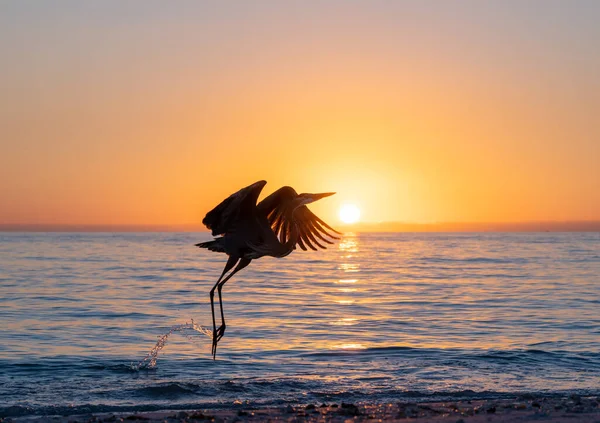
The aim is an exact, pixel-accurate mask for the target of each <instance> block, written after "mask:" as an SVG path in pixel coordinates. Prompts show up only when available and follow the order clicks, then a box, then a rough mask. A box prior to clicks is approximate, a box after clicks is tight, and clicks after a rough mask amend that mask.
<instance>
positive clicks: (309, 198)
mask: <svg viewBox="0 0 600 423" xmlns="http://www.w3.org/2000/svg"><path fill="white" fill-rule="evenodd" d="M333 194H335V192H324V193H322V194H303V196H304V201H303V203H304V204H310V203H314V202H315V201H317V200H320V199H321V198H325V197H329V196H330V195H333Z"/></svg>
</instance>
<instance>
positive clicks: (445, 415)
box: [0, 396, 600, 423]
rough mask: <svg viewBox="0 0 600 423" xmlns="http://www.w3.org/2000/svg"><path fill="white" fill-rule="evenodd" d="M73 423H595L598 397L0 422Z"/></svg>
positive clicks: (599, 403) (599, 417)
mask: <svg viewBox="0 0 600 423" xmlns="http://www.w3.org/2000/svg"><path fill="white" fill-rule="evenodd" d="M47 421H49V422H57V423H63V422H64V423H75V422H81V423H83V422H128V421H140V422H148V423H154V422H197V421H214V422H239V423H242V422H262V421H265V422H268V421H273V422H275V421H285V422H344V423H350V422H373V421H375V422H377V421H384V422H407V421H411V422H413V421H414V422H440V423H442V422H443V423H447V422H452V423H467V422H472V423H483V422H486V423H495V422H529V421H535V422H553V423H558V422H569V423H578V422H586V423H588V422H591V423H600V398H597V397H579V396H570V397H565V398H543V397H542V398H527V399H514V400H485V401H483V400H478V401H457V402H437V403H434V402H431V403H428V402H420V403H410V402H399V403H390V404H368V403H366V404H365V403H359V404H350V403H341V404H321V405H315V404H309V405H302V406H286V407H280V408H230V409H218V410H216V409H212V410H184V411H173V410H170V411H158V412H144V413H133V414H132V413H105V414H87V415H72V416H43V417H41V416H36V417H18V418H12V419H11V418H4V419H0V422H2V423H9V422H14V423H18V422H20V423H34V422H36V423H41V422H47Z"/></svg>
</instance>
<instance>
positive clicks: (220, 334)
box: [211, 325, 226, 360]
mask: <svg viewBox="0 0 600 423" xmlns="http://www.w3.org/2000/svg"><path fill="white" fill-rule="evenodd" d="M225 328H226V326H225V325H221V326H219V327H218V328H217V330H215V331H213V342H212V351H211V353H212V356H213V360H216V358H217V343H218V342H219V341H220V340H221V338H223V335H225Z"/></svg>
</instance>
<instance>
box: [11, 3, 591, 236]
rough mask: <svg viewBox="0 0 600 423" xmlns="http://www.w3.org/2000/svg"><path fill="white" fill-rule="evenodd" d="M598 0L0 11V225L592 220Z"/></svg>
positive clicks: (53, 6) (43, 6) (29, 6)
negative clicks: (284, 204)
mask: <svg viewBox="0 0 600 423" xmlns="http://www.w3.org/2000/svg"><path fill="white" fill-rule="evenodd" d="M599 22H600V2H597V1H550V0H544V1H522V0H519V1H497V2H492V1H435V2H429V1H414V2H402V1H322V2H321V1H319V2H306V1H302V2H295V1H285V2H281V1H269V2H267V1H258V2H249V1H248V2H246V1H238V2H231V1H230V2H200V1H189V2H188V1H175V2H165V1H150V0H140V1H122V0H119V1H97V2H82V1H78V0H77V1H75V0H74V1H52V2H45V1H25V0H14V1H2V2H1V3H0V57H1V58H2V59H1V61H0V70H1V78H0V92H1V96H0V223H4V224H7V223H8V224H11V223H56V224H146V225H147V224H189V223H198V222H199V221H200V220H201V219H202V217H203V216H204V214H205V213H206V212H207V211H208V210H209V209H210V208H212V207H213V206H214V205H216V203H217V202H219V201H220V200H221V199H223V198H224V197H226V196H227V195H229V194H230V193H231V192H233V191H235V190H237V189H238V188H241V187H242V186H245V185H248V184H250V183H252V182H254V181H256V180H260V179H266V180H267V181H268V182H269V183H268V185H267V186H266V187H265V193H269V192H271V191H272V190H274V189H276V188H279V187H280V186H281V185H292V186H294V187H295V188H296V189H297V190H298V191H299V192H323V191H337V192H338V195H337V196H335V197H331V198H330V199H327V200H323V202H322V204H315V206H314V209H315V211H317V212H318V213H319V214H320V215H321V216H322V217H324V218H325V219H328V220H330V221H332V223H336V222H337V217H336V216H337V210H338V208H339V206H340V204H342V203H347V202H351V203H355V204H357V205H358V206H359V207H360V209H361V210H362V217H363V220H365V221H409V222H433V221H456V222H464V221H472V222H481V221H504V222H514V221H524V220H600V118H599V115H600V77H599V75H600V25H599V24H598V23H599Z"/></svg>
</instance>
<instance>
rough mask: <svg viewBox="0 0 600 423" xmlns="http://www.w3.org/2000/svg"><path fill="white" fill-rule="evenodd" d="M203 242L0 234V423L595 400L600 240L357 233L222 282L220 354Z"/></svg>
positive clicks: (599, 372)
mask: <svg viewBox="0 0 600 423" xmlns="http://www.w3.org/2000/svg"><path fill="white" fill-rule="evenodd" d="M208 239H210V236H209V234H208V233H0V417H2V416H23V415H43V414H76V413H77V414H79V413H87V412H102V411H106V412H108V411H143V410H158V409H187V408H212V407H232V406H236V405H240V406H242V405H243V406H248V405H257V406H258V405H263V406H269V405H281V404H286V403H293V404H309V403H312V404H317V405H319V404H322V403H333V402H341V401H346V402H348V401H353V402H360V401H375V402H388V401H394V402H397V401H416V400H449V399H452V400H458V399H476V398H504V397H514V396H519V395H531V394H535V395H548V396H556V395H565V394H567V395H568V394H579V395H599V394H600V233H427V234H423V233H364V234H363V233H360V234H352V233H350V234H345V235H344V236H343V237H342V239H341V240H340V241H339V242H338V243H336V245H333V246H331V247H330V248H329V249H327V250H324V251H318V252H312V251H309V252H304V251H301V250H297V251H295V252H294V253H292V254H291V255H290V256H288V257H286V258H284V259H274V258H268V257H267V258H262V259H260V260H256V261H253V262H252V263H251V264H250V266H249V267H248V268H246V269H244V270H242V271H241V272H240V273H239V274H238V275H236V276H234V277H233V278H232V279H231V281H229V282H228V283H227V284H226V285H225V287H224V290H223V300H224V308H225V317H226V319H227V332H226V333H225V336H224V338H223V339H222V341H221V342H220V343H219V345H218V350H217V360H216V361H213V359H212V357H211V355H210V350H211V339H210V338H209V337H208V336H206V334H203V333H201V331H198V330H194V329H191V327H192V321H193V324H194V325H195V327H196V328H198V327H200V326H202V327H205V328H209V329H210V328H212V320H211V313H210V302H209V294H208V293H209V291H210V288H211V287H212V286H213V284H214V283H215V281H216V280H217V278H218V276H219V275H220V273H221V271H222V269H223V266H224V264H225V260H226V256H225V255H224V254H219V253H212V252H210V251H207V250H200V249H198V248H196V247H194V245H193V244H194V243H197V242H200V241H205V240H208ZM217 307H218V306H217ZM186 323H187V326H182V325H185V324H186ZM178 326H179V328H180V329H182V330H180V331H176V332H173V333H172V334H171V335H170V336H168V338H166V344H165V345H164V347H163V348H161V349H160V351H158V355H157V356H156V357H154V358H155V361H154V360H152V359H146V360H144V359H145V358H147V355H148V354H149V353H150V351H151V350H152V349H153V347H155V345H156V343H157V341H159V339H160V337H161V336H163V335H165V334H167V333H169V331H170V330H171V328H173V327H175V328H177V327H178Z"/></svg>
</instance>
